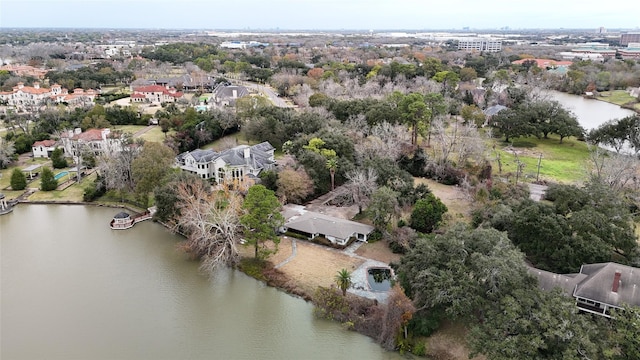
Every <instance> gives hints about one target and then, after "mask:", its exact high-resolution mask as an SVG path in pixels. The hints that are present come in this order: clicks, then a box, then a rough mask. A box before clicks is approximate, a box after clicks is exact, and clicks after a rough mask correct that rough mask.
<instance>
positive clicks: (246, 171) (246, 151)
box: [176, 141, 276, 183]
mask: <svg viewBox="0 0 640 360" xmlns="http://www.w3.org/2000/svg"><path fill="white" fill-rule="evenodd" d="M274 150H275V148H274V147H273V146H271V144H269V143H268V142H266V141H265V142H263V143H260V144H257V145H253V146H249V145H240V146H236V147H234V148H231V149H227V150H223V151H220V152H217V151H214V150H200V149H197V150H194V151H187V152H185V153H182V154H180V155H178V156H177V157H176V165H177V166H178V167H180V169H182V170H183V171H189V172H192V173H194V174H196V175H198V176H199V177H201V178H202V179H213V180H215V181H216V182H218V183H221V182H223V181H224V180H229V179H230V180H240V181H244V179H246V178H249V179H251V178H254V179H255V178H257V176H258V175H259V174H260V172H261V171H262V170H269V169H272V168H273V167H274V166H275V163H276V161H275V157H274Z"/></svg>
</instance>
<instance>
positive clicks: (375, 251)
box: [355, 241, 401, 264]
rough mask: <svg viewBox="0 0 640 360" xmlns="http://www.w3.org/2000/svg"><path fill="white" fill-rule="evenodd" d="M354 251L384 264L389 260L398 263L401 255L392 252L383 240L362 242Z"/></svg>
mask: <svg viewBox="0 0 640 360" xmlns="http://www.w3.org/2000/svg"><path fill="white" fill-rule="evenodd" d="M355 253H356V254H357V255H360V256H362V257H365V258H367V259H373V260H377V261H381V262H383V263H385V264H389V263H391V262H395V263H398V262H400V257H401V256H400V254H394V253H392V252H391V250H389V247H388V246H387V244H386V243H385V242H384V241H376V242H374V243H366V244H362V246H360V247H359V248H358V250H356V251H355Z"/></svg>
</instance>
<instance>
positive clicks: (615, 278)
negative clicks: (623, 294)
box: [611, 271, 622, 293]
mask: <svg viewBox="0 0 640 360" xmlns="http://www.w3.org/2000/svg"><path fill="white" fill-rule="evenodd" d="M620 275H622V274H620V271H616V274H615V275H614V276H613V287H612V288H611V291H613V292H614V293H617V292H618V287H619V286H620Z"/></svg>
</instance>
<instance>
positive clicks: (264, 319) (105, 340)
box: [0, 205, 400, 360]
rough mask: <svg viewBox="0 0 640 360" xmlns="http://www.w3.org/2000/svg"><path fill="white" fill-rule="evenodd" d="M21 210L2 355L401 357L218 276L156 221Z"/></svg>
mask: <svg viewBox="0 0 640 360" xmlns="http://www.w3.org/2000/svg"><path fill="white" fill-rule="evenodd" d="M115 213H117V210H115V209H108V208H97V207H85V206H53V205H52V206H47V205H19V206H17V207H16V208H15V209H14V212H13V213H12V214H9V215H4V216H0V251H1V252H0V260H1V264H0V265H1V283H0V284H1V288H0V290H1V298H0V300H1V305H0V325H1V327H0V340H1V343H0V349H1V350H0V358H2V359H3V360H13V359H399V358H400V356H399V355H397V354H395V353H388V352H385V351H383V350H382V349H381V348H380V347H379V346H378V345H377V344H375V343H373V341H371V340H370V339H369V338H367V337H365V336H362V335H359V334H357V333H355V332H350V331H345V330H343V329H342V328H341V326H340V325H339V324H336V323H333V322H328V321H323V320H317V319H314V317H313V314H312V306H311V305H310V304H308V303H306V302H304V301H303V300H300V299H297V298H294V297H291V296H289V295H287V294H284V293H282V292H280V291H278V290H275V289H273V288H269V287H266V286H264V285H263V284H262V283H260V282H257V281H255V280H253V279H251V278H249V277H247V276H245V275H244V274H242V273H239V272H235V271H230V270H222V271H220V272H219V273H218V274H217V276H215V277H214V278H213V279H208V278H206V277H204V276H201V275H199V274H198V270H197V268H198V264H197V262H194V261H189V260H188V259H187V258H186V257H185V256H184V255H182V254H180V253H179V252H177V251H176V250H175V245H176V243H177V242H178V241H179V238H177V237H176V236H174V235H172V234H170V233H168V232H167V231H165V229H164V228H163V227H161V226H159V225H157V224H154V223H152V222H149V221H147V222H142V223H139V224H137V225H136V226H135V227H134V228H133V229H130V230H121V231H114V230H110V229H109V227H108V223H109V221H110V220H111V217H112V216H113V215H114V214H115Z"/></svg>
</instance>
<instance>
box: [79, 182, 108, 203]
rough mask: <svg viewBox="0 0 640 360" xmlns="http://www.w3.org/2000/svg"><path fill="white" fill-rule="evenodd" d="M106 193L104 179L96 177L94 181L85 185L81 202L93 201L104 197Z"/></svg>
mask: <svg viewBox="0 0 640 360" xmlns="http://www.w3.org/2000/svg"><path fill="white" fill-rule="evenodd" d="M106 191H107V187H106V186H105V183H104V179H103V178H102V177H100V175H98V177H97V178H96V180H94V181H93V182H92V183H90V184H89V185H87V186H86V187H85V188H84V193H83V194H82V201H86V202H89V201H93V200H95V199H97V198H99V197H100V196H102V195H104V194H105V192H106Z"/></svg>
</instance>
